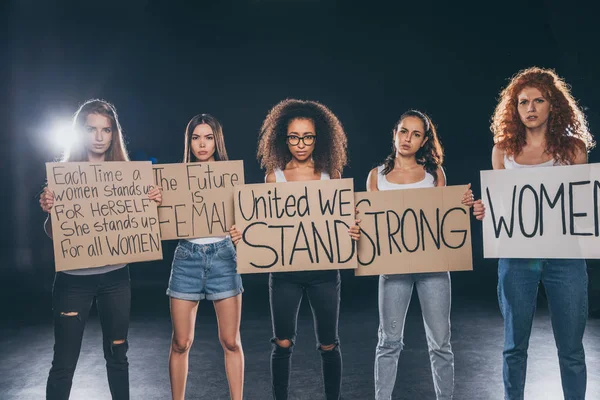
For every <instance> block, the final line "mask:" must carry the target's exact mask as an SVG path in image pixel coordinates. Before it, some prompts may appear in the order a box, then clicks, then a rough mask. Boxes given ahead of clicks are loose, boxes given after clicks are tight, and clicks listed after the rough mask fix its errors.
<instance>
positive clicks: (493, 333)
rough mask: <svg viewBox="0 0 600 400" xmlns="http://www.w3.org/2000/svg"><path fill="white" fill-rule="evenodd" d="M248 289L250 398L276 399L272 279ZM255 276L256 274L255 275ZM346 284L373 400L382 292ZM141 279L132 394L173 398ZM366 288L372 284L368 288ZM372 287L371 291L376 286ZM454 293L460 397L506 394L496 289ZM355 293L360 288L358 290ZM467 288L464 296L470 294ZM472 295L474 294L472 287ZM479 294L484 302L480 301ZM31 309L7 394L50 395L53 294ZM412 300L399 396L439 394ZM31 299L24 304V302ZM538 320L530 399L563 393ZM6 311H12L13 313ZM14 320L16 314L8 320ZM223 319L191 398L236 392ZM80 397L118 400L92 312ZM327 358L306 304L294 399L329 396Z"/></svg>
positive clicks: (367, 392)
mask: <svg viewBox="0 0 600 400" xmlns="http://www.w3.org/2000/svg"><path fill="white" fill-rule="evenodd" d="M255 280H256V282H258V283H256V284H254V285H253V287H252V291H253V292H254V294H253V295H252V297H250V296H249V290H248V287H247V290H246V295H245V298H247V299H248V301H246V302H245V303H244V312H243V320H242V341H243V346H244V351H245V356H246V385H245V398H246V399H252V400H254V399H257V400H262V399H269V398H270V392H269V385H270V378H269V352H270V343H269V338H270V337H271V324H270V318H269V307H268V297H267V295H266V287H265V286H264V282H265V281H264V278H255ZM248 281H250V279H248ZM362 282H363V283H362V284H361V285H360V286H352V285H347V286H346V287H345V289H344V290H345V292H344V295H343V300H342V312H341V316H340V337H341V342H342V350H343V358H344V380H343V395H344V399H347V400H350V399H360V400H365V399H372V398H373V395H374V392H373V358H374V349H375V344H376V341H377V337H376V333H377V301H376V290H372V289H373V288H366V286H373V285H375V284H376V281H375V280H374V279H366V280H364V281H362ZM138 286H139V287H137V286H136V285H134V290H133V297H134V302H133V312H132V321H131V328H130V334H129V340H130V352H129V360H130V374H131V375H130V380H131V395H132V399H144V400H146V399H168V398H170V397H169V378H168V368H167V358H168V352H169V342H170V335H171V325H170V320H169V312H168V302H167V298H166V296H164V292H163V289H162V288H159V287H156V286H154V287H148V286H147V285H146V286H144V285H141V286H140V285H138ZM362 289H364V291H361V290H362ZM367 289H369V290H367ZM454 289H455V290H454V294H453V310H452V323H453V326H452V338H453V339H452V344H453V347H454V352H455V356H456V395H455V399H461V400H462V399H468V400H471V399H473V400H479V399H482V400H493V399H501V398H502V371H501V365H502V363H501V352H502V320H501V317H500V315H499V313H498V309H497V305H496V303H495V299H494V296H493V292H492V293H491V294H489V295H485V296H482V295H477V294H475V295H474V294H473V293H469V292H468V291H465V290H464V288H461V290H456V285H455V288H454ZM350 292H355V293H350ZM461 293H462V294H461ZM467 293H468V294H467ZM475 299H477V300H475ZM38 300H39V301H37V302H33V303H32V304H31V307H29V308H27V309H22V310H17V311H15V309H13V310H12V312H8V313H9V315H11V318H10V319H9V320H8V323H6V322H5V323H3V324H2V326H0V354H1V355H2V363H0V399H3V400H8V399H27V400H32V399H43V398H44V390H45V382H46V377H47V373H48V369H49V367H50V362H51V356H52V344H53V336H52V325H51V319H50V305H49V295H42V296H40V298H39V299H38ZM415 300H416V299H413V304H412V306H411V309H410V312H409V316H408V318H407V323H406V332H405V345H406V346H405V350H404V352H403V353H402V356H401V358H400V365H399V373H398V378H397V381H396V390H395V392H394V399H410V400H414V399H417V400H425V399H434V398H435V396H434V393H433V384H432V381H431V371H430V367H429V359H428V355H427V346H426V342H425V335H424V330H423V323H422V320H421V318H420V310H419V308H418V302H417V301H415ZM15 304H17V303H15ZM19 304H23V303H19ZM540 304H541V306H540V308H539V310H538V314H537V317H536V319H535V322H534V329H533V335H532V338H531V350H530V353H529V366H530V368H529V371H528V379H527V393H526V398H527V399H528V400H534V399H543V400H552V399H562V392H561V386H560V375H559V370H558V362H557V356H556V348H555V346H554V341H553V338H552V331H551V327H550V322H549V319H548V313H547V309H546V308H545V307H544V306H543V301H541V302H540ZM5 315H6V314H5ZM5 321H7V320H5ZM585 345H586V353H587V360H588V399H600V320H599V319H590V321H589V323H588V328H587V331H586V336H585ZM222 355H223V354H222V350H221V348H220V345H219V343H218V339H217V330H216V321H215V316H214V311H213V310H212V306H211V304H210V303H202V304H201V308H200V312H199V315H198V322H197V329H196V340H195V343H194V346H193V348H192V351H191V355H190V375H189V378H188V389H187V393H188V397H187V398H188V399H210V400H219V399H227V398H228V395H227V382H226V379H225V372H224V367H223V357H222ZM71 398H72V399H86V400H87V399H90V400H93V399H109V391H108V385H107V381H106V372H105V369H104V360H103V358H102V347H101V332H100V326H99V322H98V319H97V318H95V317H93V318H92V319H91V320H90V322H89V324H88V326H87V329H86V332H85V337H84V343H83V348H82V353H81V358H80V360H79V365H78V368H77V371H76V374H75V379H74V384H73V391H72V396H71ZM323 398H324V396H323V394H322V382H321V375H320V357H319V354H318V352H317V351H316V350H315V339H314V334H313V328H312V319H311V316H310V311H309V309H308V307H307V306H306V305H305V304H303V308H302V310H301V313H300V320H299V336H298V341H297V347H296V350H295V352H294V358H293V370H292V384H291V396H290V399H298V400H300V399H310V400H318V399H323Z"/></svg>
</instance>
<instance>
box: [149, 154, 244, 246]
mask: <svg viewBox="0 0 600 400" xmlns="http://www.w3.org/2000/svg"><path fill="white" fill-rule="evenodd" d="M152 169H153V173H154V183H155V184H156V185H157V186H160V187H162V189H163V190H162V204H161V205H160V206H159V207H158V217H159V221H160V232H161V235H162V239H163V240H169V239H181V238H188V239H191V238H199V237H211V236H224V235H226V234H227V232H229V228H231V226H232V225H233V222H234V213H233V188H234V187H235V186H237V185H243V184H244V162H243V161H218V162H208V163H189V164H156V165H154V166H153V167H152Z"/></svg>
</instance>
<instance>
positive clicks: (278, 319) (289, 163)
mask: <svg viewBox="0 0 600 400" xmlns="http://www.w3.org/2000/svg"><path fill="white" fill-rule="evenodd" d="M346 147H347V140H346V134H345V133H344V129H343V128H342V124H341V123H340V121H339V120H338V119H337V117H336V116H335V115H334V114H333V113H332V112H331V111H330V110H329V109H328V108H327V107H325V106H324V105H322V104H319V103H317V102H314V101H302V100H294V99H288V100H284V101H282V102H280V103H279V104H277V105H276V106H275V107H274V108H273V109H272V110H271V111H270V112H269V114H268V115H267V117H266V118H265V121H264V122H263V125H262V128H261V132H260V142H259V145H258V159H259V161H260V163H261V167H263V168H264V169H265V170H266V172H267V174H266V178H265V180H266V182H267V183H271V182H288V181H310V180H320V179H339V178H341V175H342V169H343V168H344V166H345V165H346ZM357 222H358V221H357ZM349 233H350V235H351V237H352V238H353V239H354V240H358V238H359V237H360V229H359V227H358V225H354V226H353V227H351V228H350V230H349ZM304 292H306V295H307V297H308V300H309V303H310V307H311V310H312V314H313V320H314V324H315V333H316V336H317V343H318V346H317V347H318V349H319V352H320V354H321V365H322V373H323V382H324V385H325V396H326V398H327V400H337V399H340V398H341V397H340V396H341V383H342V353H341V351H340V346H339V338H338V318H339V308H340V274H339V271H338V270H329V271H302V272H279V273H271V274H270V276H269V299H270V305H271V320H272V323H273V339H271V342H272V343H273V350H272V352H271V380H272V381H271V382H272V390H273V398H274V399H276V400H285V399H287V398H288V387H289V380H290V369H291V363H292V351H293V347H294V342H295V340H296V326H297V322H298V310H299V308H300V303H301V302H302V296H303V294H304Z"/></svg>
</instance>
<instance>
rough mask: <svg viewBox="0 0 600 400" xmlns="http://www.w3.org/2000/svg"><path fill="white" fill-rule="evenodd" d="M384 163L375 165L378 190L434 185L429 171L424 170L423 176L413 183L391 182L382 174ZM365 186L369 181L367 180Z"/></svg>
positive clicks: (429, 186)
mask: <svg viewBox="0 0 600 400" xmlns="http://www.w3.org/2000/svg"><path fill="white" fill-rule="evenodd" d="M384 168H385V166H384V165H380V166H379V167H377V189H379V190H398V189H418V188H431V187H435V178H434V177H433V175H431V174H430V173H429V172H427V171H425V178H423V179H422V180H420V181H418V182H413V183H392V182H390V181H388V180H387V177H386V176H385V175H384V174H383V169H384ZM367 187H369V182H368V180H367Z"/></svg>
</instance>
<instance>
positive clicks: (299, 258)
mask: <svg viewBox="0 0 600 400" xmlns="http://www.w3.org/2000/svg"><path fill="white" fill-rule="evenodd" d="M353 187H354V185H353V181H352V179H333V180H322V181H302V182H281V183H264V184H254V185H244V186H238V187H236V188H235V195H234V199H235V220H236V226H237V227H238V229H239V230H240V231H241V232H242V239H241V240H240V242H239V243H238V245H237V270H238V272H239V273H257V272H258V273H260V272H287V271H305V270H327V269H351V268H356V266H357V264H356V246H355V243H354V241H352V239H351V237H350V234H349V233H348V229H349V228H350V227H351V226H352V225H354V220H355V216H354V192H353Z"/></svg>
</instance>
